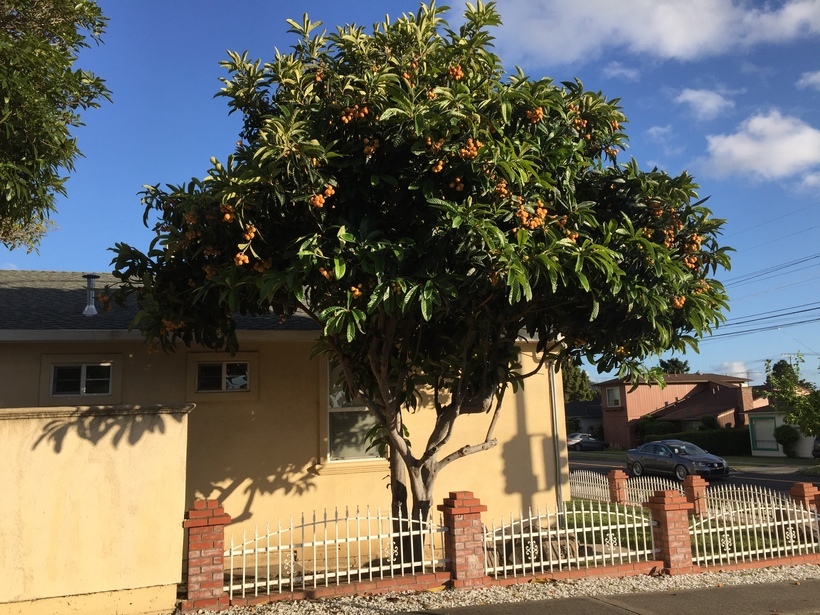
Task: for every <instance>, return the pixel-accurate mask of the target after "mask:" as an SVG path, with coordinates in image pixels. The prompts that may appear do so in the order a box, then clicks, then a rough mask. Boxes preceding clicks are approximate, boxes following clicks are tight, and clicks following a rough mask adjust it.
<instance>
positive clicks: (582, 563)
mask: <svg viewBox="0 0 820 615" xmlns="http://www.w3.org/2000/svg"><path fill="white" fill-rule="evenodd" d="M655 553H656V552H655V548H654V543H653V539H652V519H651V515H650V513H649V511H648V510H645V509H643V508H641V507H639V506H619V505H616V504H612V503H609V502H606V503H604V502H591V501H576V500H573V501H571V502H569V503H568V504H566V505H565V508H564V509H563V510H560V511H557V512H554V513H550V512H549V511H546V512H544V513H541V512H540V511H536V512H535V514H533V512H532V510H530V511H529V514H528V515H526V516H525V515H524V514H523V513H521V514H520V515H519V517H518V518H517V519H514V518H513V517H512V516H510V519H509V521H508V522H506V523H505V522H502V523H500V524H499V525H495V524H493V525H492V526H491V527H490V528H486V531H485V536H484V554H485V562H486V564H485V565H486V571H487V574H488V575H490V576H493V577H495V578H499V577H503V578H506V577H509V576H512V577H515V576H518V575H526V574H536V573H546V572H552V571H554V570H564V569H572V568H588V567H590V566H600V565H607V564H622V563H627V562H638V561H647V560H651V559H654V558H655Z"/></svg>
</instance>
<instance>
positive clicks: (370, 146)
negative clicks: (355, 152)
mask: <svg viewBox="0 0 820 615" xmlns="http://www.w3.org/2000/svg"><path fill="white" fill-rule="evenodd" d="M377 149H379V140H378V139H373V140H372V141H371V140H370V139H368V138H367V137H365V138H364V149H363V150H362V151H363V152H364V155H365V156H372V155H373V154H375V153H376V150H377Z"/></svg>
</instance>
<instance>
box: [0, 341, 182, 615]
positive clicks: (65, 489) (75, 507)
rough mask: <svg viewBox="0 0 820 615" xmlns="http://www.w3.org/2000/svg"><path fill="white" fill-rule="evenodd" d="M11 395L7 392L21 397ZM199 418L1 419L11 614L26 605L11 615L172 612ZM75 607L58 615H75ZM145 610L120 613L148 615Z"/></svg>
mask: <svg viewBox="0 0 820 615" xmlns="http://www.w3.org/2000/svg"><path fill="white" fill-rule="evenodd" d="M4 356H6V355H5V354H4ZM21 359H23V357H21ZM23 362H24V364H28V363H27V362H26V361H25V360H24V361H23ZM36 363H37V361H34V362H32V363H31V365H35V364H36ZM26 378H27V376H24V374H23V373H21V374H20V383H21V384H22V381H24V380H26ZM31 383H32V381H30V380H29V381H28V382H27V383H26V384H31ZM9 384H10V383H4V386H3V387H2V388H3V389H4V390H8V389H9V388H12V389H16V388H18V386H19V385H18V384H17V383H15V384H14V386H11V387H10V386H9ZM15 394H17V393H15ZM189 411H190V407H185V406H176V407H172V406H168V405H165V406H161V407H123V406H117V407H64V406H55V407H49V408H38V407H27V408H14V409H0V451H2V453H3V463H2V464H0V484H2V485H4V492H3V497H2V498H0V519H2V523H0V545H2V548H0V579H2V582H0V603H16V606H15V605H9V604H5V605H2V607H3V608H2V609H0V613H2V612H36V611H37V610H38V608H40V607H42V606H43V604H44V603H37V602H26V601H32V600H38V599H48V598H54V597H63V596H73V595H76V594H96V593H99V592H112V591H118V590H134V589H139V588H153V589H152V590H151V594H152V595H153V596H156V595H163V592H164V595H165V596H166V598H168V599H170V602H166V603H165V604H164V605H163V608H166V609H167V608H168V607H169V606H173V594H174V593H175V592H174V585H175V584H176V583H177V582H179V579H180V564H179V561H180V558H181V554H182V538H183V533H182V529H181V524H180V518H181V515H182V514H183V511H184V505H185V490H184V485H185V462H186V439H187V432H188V425H187V416H188V414H187V413H188V412H189ZM169 592H170V593H169ZM72 602H73V603H75V604H76V600H74V601H71V600H69V601H68V602H63V603H62V604H63V607H65V608H61V609H57V610H55V611H52V612H70V610H66V609H68V607H69V606H70V604H69V603H72ZM49 604H60V602H59V601H58V602H56V603H55V602H53V601H51V602H49ZM26 605H28V606H26ZM45 608H49V607H45ZM55 608H56V607H55ZM134 609H135V610H131V611H129V610H128V609H127V608H124V609H123V610H122V611H120V612H141V611H142V612H144V609H143V608H142V605H136V604H135V606H134Z"/></svg>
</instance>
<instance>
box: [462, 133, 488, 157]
mask: <svg viewBox="0 0 820 615" xmlns="http://www.w3.org/2000/svg"><path fill="white" fill-rule="evenodd" d="M482 145H484V144H483V143H482V142H481V141H479V140H478V139H476V140H475V141H473V139H472V138H468V139H467V144H466V145H465V146H464V147H462V148H461V149H459V150H458V153H459V156H461V158H462V159H463V160H474V159H475V157H476V156H478V150H479V149H480V148H481V146H482Z"/></svg>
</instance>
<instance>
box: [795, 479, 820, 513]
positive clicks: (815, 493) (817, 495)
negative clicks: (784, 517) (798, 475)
mask: <svg viewBox="0 0 820 615" xmlns="http://www.w3.org/2000/svg"><path fill="white" fill-rule="evenodd" d="M789 495H790V496H791V498H792V499H793V500H794V501H795V502H799V503H800V504H802V505H803V506H805V507H806V509H808V510H814V511H820V489H817V487H815V486H814V485H813V484H812V483H795V484H794V485H792V488H791V489H789Z"/></svg>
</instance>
